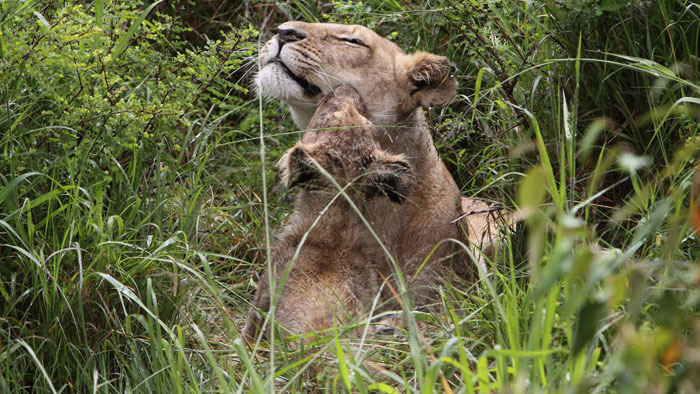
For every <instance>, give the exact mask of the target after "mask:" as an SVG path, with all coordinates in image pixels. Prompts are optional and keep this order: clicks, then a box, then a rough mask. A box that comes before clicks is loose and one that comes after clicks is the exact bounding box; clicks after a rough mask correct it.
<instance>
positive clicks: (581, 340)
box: [571, 301, 605, 355]
mask: <svg viewBox="0 0 700 394" xmlns="http://www.w3.org/2000/svg"><path fill="white" fill-rule="evenodd" d="M604 317H605V303H602V302H598V301H594V302H588V303H587V304H586V305H585V306H584V307H583V308H582V309H581V312H579V314H578V319H577V322H576V333H575V334H574V341H573V344H572V346H571V353H572V354H574V355H577V354H578V353H579V352H580V351H581V350H583V349H584V348H585V347H586V345H588V342H590V340H591V339H592V338H593V336H594V335H595V333H596V331H597V330H598V325H599V324H598V323H599V322H600V321H601V320H603V318H604Z"/></svg>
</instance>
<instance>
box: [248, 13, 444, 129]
mask: <svg viewBox="0 0 700 394" xmlns="http://www.w3.org/2000/svg"><path fill="white" fill-rule="evenodd" d="M260 63H261V69H260V72H259V73H258V75H257V77H256V85H257V87H258V90H259V93H260V94H262V95H263V96H266V97H271V98H276V99H280V100H282V101H284V102H286V103H287V104H288V105H289V107H290V109H291V112H292V116H293V118H294V121H295V123H296V124H297V126H299V127H300V128H302V129H306V128H307V126H308V122H309V120H310V118H311V116H312V115H313V113H314V112H315V110H316V107H317V105H318V103H319V101H320V100H321V99H322V98H323V97H324V96H325V95H326V94H328V92H330V91H331V90H332V88H333V87H335V86H338V85H341V84H345V85H350V86H352V87H354V88H355V89H357V91H358V92H359V94H360V96H362V98H363V99H364V100H365V101H366V103H367V108H368V109H369V114H368V115H369V116H368V118H369V119H370V120H371V121H372V122H373V123H375V124H377V125H392V124H396V123H397V122H399V121H401V120H403V119H405V118H406V117H407V116H408V115H410V114H411V113H412V112H413V111H414V110H415V109H416V108H418V107H431V106H439V105H444V104H446V103H448V102H449V101H450V100H452V98H453V97H454V95H455V93H456V90H457V81H456V79H455V77H454V72H455V69H454V66H452V64H451V63H450V61H449V60H448V59H447V58H446V57H444V56H437V55H432V54H429V53H425V52H417V53H414V54H411V55H407V54H406V53H405V52H404V51H402V50H401V48H399V47H398V46H397V45H396V44H394V43H393V42H391V41H389V40H387V39H385V38H383V37H381V36H379V35H378V34H376V33H375V32H373V31H372V30H370V29H368V28H366V27H363V26H358V25H341V24H333V23H304V22H286V23H283V24H281V25H280V26H279V27H278V28H277V34H276V35H275V36H274V37H272V39H271V40H270V41H268V42H267V43H266V44H265V45H264V47H263V48H262V49H261V52H260Z"/></svg>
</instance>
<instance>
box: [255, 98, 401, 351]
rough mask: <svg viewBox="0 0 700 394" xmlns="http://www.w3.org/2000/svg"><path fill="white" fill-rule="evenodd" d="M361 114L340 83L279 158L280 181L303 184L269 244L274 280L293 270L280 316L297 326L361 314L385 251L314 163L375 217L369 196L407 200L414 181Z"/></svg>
mask: <svg viewBox="0 0 700 394" xmlns="http://www.w3.org/2000/svg"><path fill="white" fill-rule="evenodd" d="M363 114H364V115H366V110H365V109H364V105H363V103H362V101H361V99H360V97H359V95H358V94H357V92H356V91H355V90H354V89H353V88H351V87H339V88H337V89H335V91H334V92H331V93H330V94H329V95H328V96H327V97H326V98H325V99H324V100H323V101H322V102H321V104H320V105H319V107H318V110H317V111H316V115H314V117H313V118H312V120H311V125H312V126H313V127H314V128H317V129H322V130H318V131H310V132H307V133H305V134H304V137H303V139H302V141H301V142H299V143H297V144H296V145H295V146H294V147H293V148H291V149H289V150H288V151H287V152H286V153H285V155H284V156H283V157H282V159H281V160H280V164H279V166H280V169H281V171H282V178H283V182H284V183H285V184H286V185H287V186H290V187H291V186H299V187H300V188H301V190H300V192H299V194H298V195H297V198H296V202H295V210H294V213H293V214H292V216H291V217H290V219H289V222H288V224H287V225H286V226H284V228H283V230H282V232H281V234H280V235H279V239H278V241H277V242H276V244H275V245H274V247H273V249H272V255H273V264H274V267H275V271H276V273H274V274H273V276H274V280H275V283H276V284H277V285H280V283H281V278H282V277H283V276H284V275H283V273H284V272H285V270H289V274H288V278H287V280H286V283H285V284H284V288H283V290H282V293H281V297H280V299H279V301H278V304H277V312H276V318H277V321H278V322H279V323H280V324H281V325H282V326H284V327H285V328H287V329H288V330H290V331H291V332H292V333H304V332H309V331H318V330H321V329H324V328H328V327H330V326H331V325H332V324H333V322H334V321H336V322H338V323H341V324H342V323H347V322H348V321H350V320H351V319H353V318H356V317H358V316H361V315H362V314H364V313H366V312H367V311H368V309H369V307H370V305H371V304H372V302H373V300H374V298H375V297H377V296H378V293H379V291H380V288H381V286H382V279H381V276H380V275H378V273H377V272H378V270H379V269H380V268H381V267H382V266H383V265H384V263H383V262H384V261H385V260H386V256H385V254H384V252H383V251H382V249H381V247H380V245H379V243H378V242H377V240H376V239H375V238H373V237H372V235H371V234H370V232H369V231H368V229H367V227H366V226H365V224H363V223H362V221H361V220H360V218H359V216H358V215H357V213H356V212H355V211H354V210H353V209H352V208H351V206H350V204H349V203H348V201H347V200H346V199H345V198H343V197H342V196H339V197H337V199H335V201H334V202H332V203H331V201H332V200H333V199H334V198H336V195H337V193H338V189H337V187H336V186H334V185H333V183H332V182H331V181H330V180H329V179H328V178H327V177H326V176H324V175H323V174H321V173H320V170H318V168H316V166H320V167H322V168H323V169H324V170H326V171H327V172H328V173H329V174H330V175H331V176H332V177H333V179H334V180H335V182H337V183H338V184H339V186H341V187H346V186H347V188H346V189H345V190H346V191H347V194H348V195H349V196H350V197H351V198H352V201H353V202H354V203H355V204H356V205H357V207H358V208H359V209H360V210H361V211H362V213H363V215H364V216H366V217H368V218H374V219H377V218H378V217H377V216H376V215H373V212H371V211H368V207H369V202H370V201H374V200H387V201H389V202H387V203H388V204H392V205H396V203H400V202H403V201H404V195H405V194H407V193H409V191H410V188H411V187H412V185H413V183H414V177H413V171H412V169H411V168H410V166H409V164H408V163H407V161H406V160H405V159H404V158H403V156H401V155H390V154H387V153H386V152H384V151H382V150H381V149H379V144H377V142H376V141H375V140H374V137H375V133H376V129H375V128H374V126H373V125H372V124H371V123H370V122H369V121H368V120H367V118H366V117H365V116H363ZM384 195H386V196H387V197H388V198H386V197H384ZM391 201H394V202H391ZM329 203H331V204H330V206H329V207H328V208H327V206H328V204H329ZM319 216H321V217H320V219H319ZM316 220H318V222H317V223H316V224H315V227H312V226H314V222H315V221H316ZM307 231H309V234H308V238H307V239H306V240H305V242H303V244H302V238H303V236H304V234H305V233H306V232H307ZM300 245H301V246H300ZM297 249H298V250H299V255H298V256H297V258H296V259H294V257H293V256H294V254H295V252H296V251H297ZM268 278H269V274H268V273H267V272H266V273H264V274H263V276H262V278H261V281H260V284H259V286H258V290H257V293H256V295H255V298H254V300H253V306H254V308H253V309H251V312H250V315H249V318H248V321H247V323H246V326H245V328H244V330H243V335H244V337H245V338H246V339H247V340H249V341H250V340H252V338H253V337H254V336H255V333H256V332H257V330H258V329H259V326H260V323H261V321H262V320H261V316H260V314H259V313H258V310H262V311H264V312H268V311H269V308H270V290H269V282H268Z"/></svg>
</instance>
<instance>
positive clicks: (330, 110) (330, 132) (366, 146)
mask: <svg viewBox="0 0 700 394" xmlns="http://www.w3.org/2000/svg"><path fill="white" fill-rule="evenodd" d="M366 115H367V109H366V105H365V103H364V101H363V100H362V98H361V97H360V95H359V94H358V92H357V91H356V90H355V89H354V88H352V87H350V86H347V85H346V86H340V87H338V88H336V89H334V90H333V91H331V92H330V93H329V94H328V95H326V97H324V98H323V99H322V100H321V101H320V102H319V104H318V108H317V109H316V112H315V114H314V116H313V117H312V118H311V121H310V123H309V127H310V128H311V130H310V131H308V132H306V133H305V134H304V137H303V139H302V141H301V142H298V143H297V144H296V145H295V146H294V147H292V148H291V149H289V150H288V151H287V152H286V153H285V154H284V156H282V159H281V160H280V162H279V167H280V169H281V172H282V181H283V183H284V184H285V185H286V186H287V187H294V186H299V187H302V188H323V189H326V188H328V189H333V190H334V189H335V188H336V187H335V186H334V185H333V184H332V182H331V181H330V179H329V176H330V177H332V178H333V179H334V180H335V181H336V182H337V183H338V184H339V185H340V186H342V187H345V186H346V185H347V184H348V183H351V182H352V183H354V185H356V186H354V187H353V190H357V191H359V192H360V193H361V194H363V195H364V197H365V198H372V197H374V196H380V195H386V196H388V197H389V199H390V200H391V201H393V202H398V203H402V202H403V201H404V200H405V198H406V196H407V195H408V192H409V191H410V188H411V186H412V184H413V183H414V174H413V169H412V166H411V165H410V164H409V163H408V161H407V160H405V159H404V157H403V155H391V154H389V153H387V152H385V151H383V150H381V149H380V148H379V145H378V144H377V142H376V141H375V140H374V138H375V132H376V129H375V127H374V125H373V124H372V123H371V122H370V121H369V120H368V119H367V117H366ZM324 172H325V173H326V174H324Z"/></svg>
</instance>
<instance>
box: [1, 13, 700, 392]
mask: <svg viewBox="0 0 700 394" xmlns="http://www.w3.org/2000/svg"><path fill="white" fill-rule="evenodd" d="M289 19H297V20H305V21H309V22H312V21H330V22H342V23H358V24H363V25H365V26H368V27H370V28H372V29H374V30H375V31H377V32H378V33H379V34H381V35H382V36H385V37H387V38H388V39H391V40H393V41H395V42H396V43H397V44H399V46H401V47H402V48H404V49H405V50H407V51H408V52H410V51H415V50H428V51H430V52H434V53H439V54H445V55H447V56H448V57H450V59H451V60H452V61H453V62H454V63H455V65H456V66H457V68H458V69H459V75H458V78H459V82H460V89H459V95H458V98H457V99H456V100H455V102H454V103H453V104H452V105H450V106H449V107H446V108H433V109H430V110H429V118H430V120H431V122H432V125H433V127H434V132H435V143H436V145H437V146H438V149H439V151H440V152H441V154H442V155H443V159H444V160H445V161H446V163H448V167H449V169H450V171H451V172H452V174H453V176H454V177H455V179H456V180H457V183H458V185H460V187H461V188H462V191H463V193H464V194H465V195H470V196H479V197H483V198H489V199H491V200H494V201H496V202H498V203H499V204H502V205H505V206H507V207H509V208H513V209H521V210H523V212H525V213H526V214H527V219H526V220H525V221H524V224H522V225H521V226H520V227H519V229H518V231H514V232H512V234H509V238H508V239H509V241H508V244H507V245H506V247H505V250H504V251H503V253H501V254H500V255H498V256H496V258H494V261H493V262H492V269H493V272H492V273H491V275H489V276H483V277H482V278H481V279H480V280H479V281H478V282H477V283H475V284H471V285H467V286H465V285H464V284H460V283H445V286H444V288H442V289H441V295H442V299H441V302H440V305H438V306H437V307H436V308H433V309H432V310H431V312H430V313H426V312H425V311H405V312H411V313H413V315H414V316H415V317H416V318H417V319H418V320H419V321H420V325H418V326H415V327H410V328H408V329H407V330H406V331H405V332H403V333H402V335H397V336H393V337H376V338H374V337H367V338H363V339H362V340H357V339H353V338H352V337H351V336H344V335H342V332H343V331H342V329H341V330H340V333H339V334H338V335H330V336H328V337H326V338H324V339H319V340H317V341H315V342H314V343H311V344H308V345H304V346H302V347H299V346H296V345H295V346H292V345H290V344H288V343H287V342H286V341H284V340H282V341H279V340H278V341H277V342H275V343H270V344H268V343H264V342H262V343H259V344H257V345H255V346H253V347H250V348H249V347H247V346H245V345H244V344H243V342H242V341H241V339H240V337H239V335H238V329H237V327H238V328H240V327H242V321H243V319H244V318H245V314H246V311H247V309H248V303H247V300H248V299H249V298H250V295H251V293H252V292H253V291H254V286H255V283H256V282H257V279H258V277H259V274H260V272H261V270H262V268H263V266H264V263H265V258H266V247H267V244H268V243H267V241H269V239H270V238H269V237H270V235H269V234H270V233H272V234H274V229H275V228H276V227H278V226H279V224H280V223H282V221H283V219H284V216H285V214H286V213H287V212H288V211H289V195H288V194H287V193H286V192H285V191H284V190H282V189H281V188H279V187H278V186H276V185H275V176H276V175H275V171H274V168H273V167H272V163H273V162H274V161H276V159H277V158H279V156H280V155H281V152H283V151H284V150H285V149H286V148H288V147H289V146H291V144H292V143H293V141H294V140H295V139H296V133H294V132H290V131H294V130H295V128H294V126H293V125H292V123H291V122H290V120H289V116H288V114H287V112H286V110H285V109H284V107H283V106H282V105H281V104H279V103H277V102H263V101H259V100H258V99H257V98H256V97H255V96H254V93H253V92H250V91H249V88H250V86H251V75H252V74H253V73H254V72H255V70H256V67H257V63H256V58H255V55H256V52H257V48H258V47H259V42H260V41H264V40H266V39H267V38H268V37H269V36H270V35H271V34H272V33H271V31H272V29H273V28H274V27H275V26H276V25H277V24H279V23H281V22H283V21H285V20H289ZM699 54H700V6H698V5H697V3H696V2H693V1H690V0H658V1H653V0H650V1H621V0H575V1H567V2H555V1H528V2H523V1H508V0H503V1H488V2H477V1H452V0H439V1H434V2H427V1H410V2H397V1H373V0H372V1H366V2H333V3H326V2H314V1H291V2H279V3H269V2H257V1H246V2H234V3H229V2H226V1H223V0H207V1H202V2H195V3H193V2H177V1H176V2H168V3H167V4H166V2H155V3H139V2H112V1H104V0H96V1H95V2H94V3H87V4H83V3H75V2H46V1H34V2H32V1H26V2H21V1H5V2H0V131H1V134H0V151H1V152H2V156H0V367H1V368H0V391H2V392H47V391H48V392H58V391H64V392H66V391H67V392H90V391H93V390H94V391H106V392H124V391H129V392H131V391H139V392H141V391H152V392H184V391H195V392H199V391H214V390H221V391H233V390H254V391H270V390H283V391H284V390H289V391H308V390H310V389H328V390H333V391H337V390H340V389H341V388H344V389H346V390H350V391H359V392H368V391H381V392H395V391H404V390H405V391H426V392H431V391H433V390H444V391H450V390H453V391H459V392H476V391H478V392H493V391H496V392H501V391H507V392H538V391H546V392H550V391H562V392H569V391H575V392H590V391H596V392H607V391H613V392H640V391H643V392H665V391H670V392H673V391H680V392H697V391H698V390H700V380H699V378H698V377H700V311H699V310H698V309H699V306H700V291H699V289H698V286H700V267H699V265H698V261H699V259H700V245H698V238H697V234H696V231H700V207H698V203H699V202H700V196H699V192H700V188H699V185H700V175H698V172H697V165H698V161H697V160H698V156H699V155H698V149H700V139H699V136H698V133H699V132H700V123H699V121H700V65H699V64H698V62H700V59H699V57H698V56H699ZM544 186H546V187H544ZM360 323H361V322H360ZM292 341H293V340H292Z"/></svg>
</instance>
